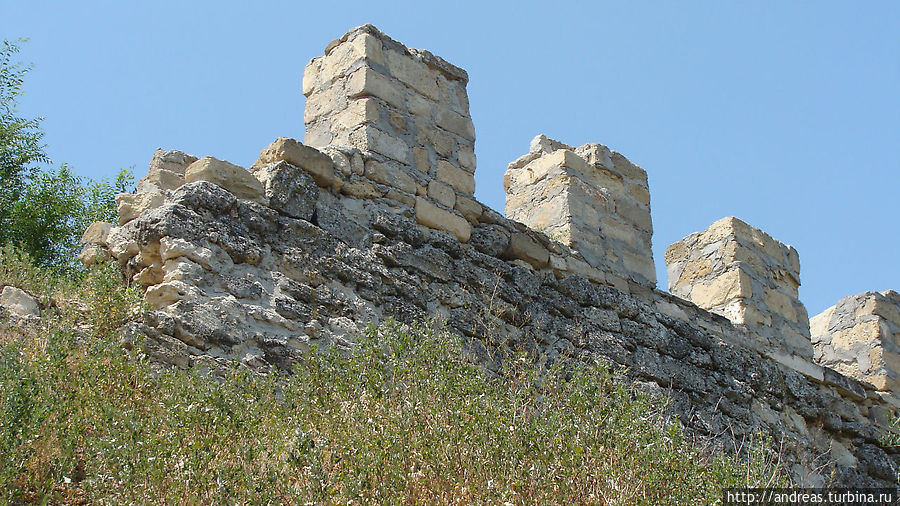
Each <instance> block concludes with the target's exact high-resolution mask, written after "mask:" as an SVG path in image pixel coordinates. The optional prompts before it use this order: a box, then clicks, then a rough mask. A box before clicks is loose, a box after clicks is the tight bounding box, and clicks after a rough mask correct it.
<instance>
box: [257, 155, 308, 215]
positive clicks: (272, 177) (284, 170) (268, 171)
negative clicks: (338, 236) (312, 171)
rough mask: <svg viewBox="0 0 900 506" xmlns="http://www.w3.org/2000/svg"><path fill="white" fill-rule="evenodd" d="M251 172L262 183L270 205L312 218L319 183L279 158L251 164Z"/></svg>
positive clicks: (273, 207)
mask: <svg viewBox="0 0 900 506" xmlns="http://www.w3.org/2000/svg"><path fill="white" fill-rule="evenodd" d="M251 172H252V174H253V175H254V176H255V177H256V179H258V180H259V181H260V182H262V184H263V186H264V187H265V195H266V198H267V199H268V200H269V207H271V208H272V209H275V210H276V211H278V212H280V213H284V214H285V215H287V216H290V217H292V218H300V219H302V220H307V221H308V220H310V219H311V218H312V215H313V212H315V210H316V200H317V199H318V198H319V187H318V186H316V184H315V182H314V181H313V180H312V178H311V177H310V176H309V175H308V174H307V173H306V172H305V171H303V170H301V169H300V168H298V167H295V166H293V165H291V164H289V163H288V162H285V161H280V162H277V163H274V164H269V165H263V166H261V167H260V166H257V167H253V168H251Z"/></svg>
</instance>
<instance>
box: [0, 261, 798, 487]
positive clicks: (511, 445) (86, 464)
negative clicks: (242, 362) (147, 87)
mask: <svg viewBox="0 0 900 506" xmlns="http://www.w3.org/2000/svg"><path fill="white" fill-rule="evenodd" d="M91 276H93V278H92V279H93V281H90V280H89V281H88V282H86V283H84V287H82V288H80V289H81V290H84V291H83V292H82V293H81V295H82V296H83V297H87V298H85V299H84V300H85V301H88V300H92V301H93V306H91V307H90V309H89V312H90V313H92V316H89V317H87V318H85V317H79V318H80V320H79V321H78V322H75V316H73V315H72V314H67V313H66V312H64V311H60V312H58V313H56V314H54V315H52V317H50V316H48V317H46V318H44V319H43V321H44V323H43V327H42V328H41V329H39V330H37V331H30V332H23V333H20V332H15V331H11V330H7V331H4V332H2V333H0V502H4V501H5V502H11V503H20V502H47V501H51V502H52V501H61V502H72V503H77V502H82V501H88V502H112V503H120V502H126V503H148V502H149V503H181V502H186V503H245V502H249V503H315V504H319V503H323V504H337V503H342V504H345V503H371V502H377V503H383V502H387V503H404V504H406V503H418V504H433V503H449V502H461V503H500V504H502V503H505V502H508V503H513V504H521V503H529V504H530V503H545V504H559V503H566V502H570V503H595V504H684V503H694V504H707V503H711V502H715V501H716V500H717V499H719V497H720V496H721V489H722V488H723V487H729V486H744V485H748V486H752V485H775V484H779V483H781V480H782V478H781V475H780V474H779V473H778V470H777V468H776V467H775V466H774V464H773V462H772V460H771V459H770V458H769V457H768V453H767V448H766V447H765V445H757V446H755V447H754V451H753V452H751V458H750V459H749V461H746V460H745V461H741V460H736V459H734V458H731V457H728V456H721V455H719V456H715V455H713V456H710V455H705V454H704V453H702V452H701V451H699V450H698V449H695V448H693V447H691V445H690V444H688V442H687V441H686V440H685V438H684V437H683V435H682V433H681V431H680V429H679V428H678V426H677V425H671V424H670V425H666V424H665V423H662V417H661V415H660V412H659V410H658V408H657V407H654V403H652V402H651V400H650V399H648V398H647V397H645V396H643V395H640V394H637V393H635V392H633V391H632V390H630V389H629V388H627V387H626V386H624V385H623V384H622V383H621V382H619V381H616V380H615V378H614V377H613V375H612V374H610V372H609V371H608V369H607V368H606V367H605V366H604V365H603V364H600V363H596V364H587V365H581V366H577V367H574V368H570V369H568V370H562V369H556V370H552V371H544V372H541V373H539V372H538V369H537V368H535V367H534V366H533V364H531V363H530V361H529V360H527V359H525V358H522V359H521V360H519V361H514V362H511V363H510V365H509V367H508V368H507V369H506V370H505V371H503V373H502V374H500V375H499V377H497V376H493V377H491V376H488V375H486V374H485V373H484V372H483V371H482V370H481V369H480V368H479V367H477V366H475V365H473V364H471V363H470V362H469V361H467V360H466V359H465V358H464V353H463V351H462V346H461V343H460V342H459V341H458V340H457V339H456V338H455V337H453V336H451V335H447V334H445V333H443V332H441V331H439V330H435V329H434V328H432V327H427V326H423V327H418V328H410V327H407V326H401V325H399V324H397V323H394V322H387V323H385V324H384V325H382V326H381V327H378V328H370V329H368V330H367V331H366V332H365V333H364V334H363V335H362V336H360V337H359V340H358V343H357V346H355V347H354V348H353V349H352V350H351V351H349V352H347V351H344V352H340V351H338V350H337V349H329V350H314V351H313V352H312V353H310V354H308V355H307V357H306V359H305V360H304V361H303V363H300V364H298V365H297V367H296V370H295V372H294V374H292V375H290V376H276V375H274V374H270V375H259V374H254V373H252V372H250V371H247V370H242V369H240V368H239V367H235V368H234V369H233V370H230V371H229V372H228V373H227V374H225V376H224V377H212V376H208V375H206V376H205V375H202V374H201V373H199V372H196V371H181V370H170V371H168V372H165V373H162V374H159V373H154V372H153V371H154V370H153V368H151V367H150V364H149V363H148V361H147V360H146V358H144V357H143V355H141V353H140V351H139V350H133V351H125V350H124V349H123V347H122V346H121V344H120V343H119V338H118V336H117V333H116V331H115V328H117V325H119V324H121V322H122V321H124V320H125V319H127V318H129V317H131V316H130V315H131V310H132V308H133V307H134V303H135V298H134V295H133V293H131V292H129V290H127V289H125V288H124V287H121V286H120V285H117V284H116V281H115V280H116V279H117V278H116V277H115V272H114V270H113V269H107V270H105V271H104V270H100V271H97V272H96V273H92V274H91ZM0 282H2V281H0ZM94 290H100V291H103V292H104V293H96V292H92V291H94ZM90 297H93V298H90ZM101 315H102V317H101Z"/></svg>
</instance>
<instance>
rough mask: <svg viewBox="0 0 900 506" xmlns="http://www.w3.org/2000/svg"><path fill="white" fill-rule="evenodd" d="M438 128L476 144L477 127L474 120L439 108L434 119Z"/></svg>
mask: <svg viewBox="0 0 900 506" xmlns="http://www.w3.org/2000/svg"><path fill="white" fill-rule="evenodd" d="M434 121H435V123H437V126H439V127H441V128H443V129H444V130H446V131H448V132H451V133H454V134H456V135H458V136H460V137H462V138H463V139H465V140H467V141H471V142H475V125H474V124H473V123H472V119H471V118H469V117H466V116H463V115H462V114H459V113H458V112H455V111H452V110H450V109H445V108H438V110H437V113H436V114H435V118H434Z"/></svg>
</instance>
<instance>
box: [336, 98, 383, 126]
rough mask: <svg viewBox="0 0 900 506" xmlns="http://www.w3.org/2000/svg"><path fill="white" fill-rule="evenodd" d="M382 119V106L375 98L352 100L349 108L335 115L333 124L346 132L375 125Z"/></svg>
mask: <svg viewBox="0 0 900 506" xmlns="http://www.w3.org/2000/svg"><path fill="white" fill-rule="evenodd" d="M380 117H381V106H380V105H379V103H378V101H377V100H375V99H373V98H362V99H358V100H351V101H350V102H349V103H348V105H347V108H346V109H344V110H343V111H341V112H340V113H338V114H337V115H335V117H334V119H333V120H332V121H333V124H335V125H337V126H338V127H339V128H342V129H344V130H352V129H354V128H356V127H358V126H360V125H364V124H367V123H375V122H376V121H378V119H379V118H380Z"/></svg>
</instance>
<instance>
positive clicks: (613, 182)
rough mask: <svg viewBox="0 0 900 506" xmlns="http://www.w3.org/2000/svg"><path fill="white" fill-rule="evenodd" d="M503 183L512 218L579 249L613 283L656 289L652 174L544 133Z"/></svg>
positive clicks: (598, 148)
mask: <svg viewBox="0 0 900 506" xmlns="http://www.w3.org/2000/svg"><path fill="white" fill-rule="evenodd" d="M503 186H504V187H505V189H506V215H507V216H508V217H510V218H512V219H514V220H517V221H520V222H522V223H524V224H526V225H528V226H529V227H531V228H533V229H535V230H540V231H542V232H544V233H546V234H547V235H548V236H550V237H551V238H553V239H555V240H557V241H559V242H561V243H563V244H565V245H567V246H569V247H571V248H572V249H574V250H576V251H578V252H579V253H581V254H582V255H583V256H584V259H585V260H586V261H587V263H588V264H590V265H591V266H592V267H595V268H598V269H600V270H601V271H603V272H604V273H605V276H606V279H607V280H609V281H610V282H611V283H610V284H613V285H616V286H623V285H626V284H627V283H628V282H632V283H636V284H638V285H643V286H648V287H651V288H652V287H655V286H656V267H655V265H654V263H653V252H652V251H651V237H652V235H653V222H652V220H651V218H650V190H649V187H648V183H647V173H646V172H645V171H644V170H643V169H641V168H640V167H638V166H637V165H634V164H633V163H631V162H629V161H628V159H626V158H625V157H624V156H622V155H621V154H619V153H616V152H615V151H610V150H609V148H607V147H606V146H603V145H601V144H585V145H583V146H579V147H578V148H573V147H571V146H568V145H565V144H563V143H561V142H559V141H555V140H552V139H548V138H547V137H546V136H543V135H539V136H537V137H535V138H534V140H532V141H531V146H530V149H529V152H528V154H526V155H523V156H521V157H519V158H518V159H517V160H515V161H514V162H512V163H510V164H509V167H508V168H507V169H506V175H505V176H504V178H503Z"/></svg>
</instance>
